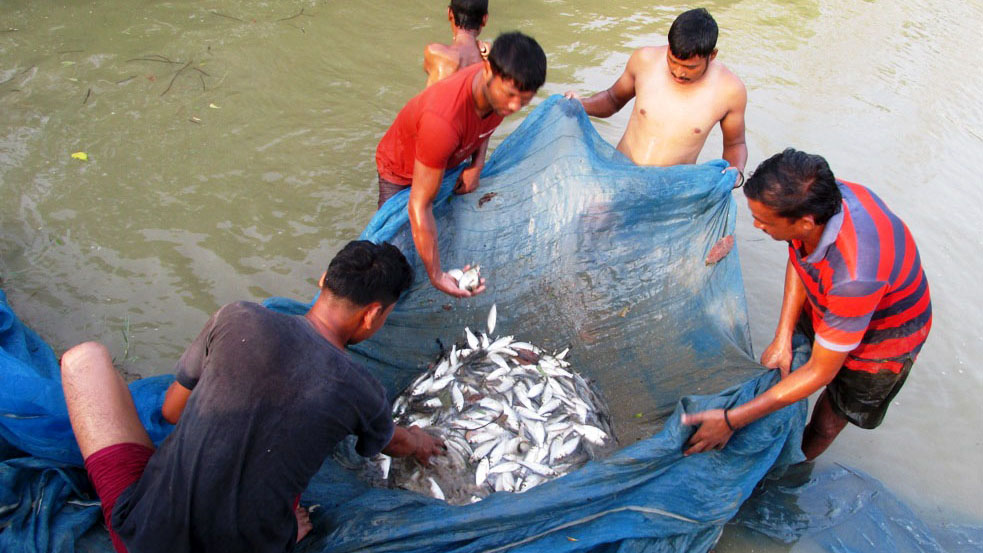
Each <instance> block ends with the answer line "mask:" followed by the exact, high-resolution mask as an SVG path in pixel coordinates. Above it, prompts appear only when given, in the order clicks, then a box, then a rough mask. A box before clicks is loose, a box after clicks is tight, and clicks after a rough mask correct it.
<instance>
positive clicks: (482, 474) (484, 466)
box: [474, 457, 489, 486]
mask: <svg viewBox="0 0 983 553" xmlns="http://www.w3.org/2000/svg"><path fill="white" fill-rule="evenodd" d="M488 468H489V467H488V458H487V457H486V458H484V459H482V460H481V461H479V462H478V468H476V469H475V471H474V483H475V485H477V486H480V485H482V484H484V483H485V480H487V479H488Z"/></svg>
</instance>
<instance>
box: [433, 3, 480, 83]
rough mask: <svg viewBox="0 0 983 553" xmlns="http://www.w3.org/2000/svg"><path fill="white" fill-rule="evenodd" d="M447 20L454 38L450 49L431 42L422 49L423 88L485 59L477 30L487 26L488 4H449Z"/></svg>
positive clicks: (444, 45) (447, 46)
mask: <svg viewBox="0 0 983 553" xmlns="http://www.w3.org/2000/svg"><path fill="white" fill-rule="evenodd" d="M447 20H448V21H449V22H450V24H451V34H452V35H453V37H454V39H453V40H452V41H451V43H450V45H447V44H440V43H438V42H434V43H431V44H428V45H427V47H426V48H424V49H423V70H424V71H426V72H427V86H430V85H432V84H434V83H435V82H437V81H439V80H441V79H444V78H446V77H449V76H451V75H453V74H454V72H456V71H457V70H458V69H460V68H462V67H467V66H469V65H473V64H475V63H478V62H479V61H481V60H482V58H484V57H487V56H488V50H489V46H488V43H487V42H484V41H481V40H478V35H479V34H480V33H481V29H482V28H483V27H484V26H485V24H486V23H488V0H451V5H450V6H448V7H447Z"/></svg>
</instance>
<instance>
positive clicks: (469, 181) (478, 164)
mask: <svg viewBox="0 0 983 553" xmlns="http://www.w3.org/2000/svg"><path fill="white" fill-rule="evenodd" d="M490 140H491V135H488V136H486V137H485V139H484V141H482V143H481V144H480V145H479V146H478V149H477V150H475V152H474V154H473V155H472V156H471V165H469V166H468V167H467V168H466V169H464V170H463V171H461V174H460V175H458V177H457V183H455V185H454V193H455V194H470V193H471V192H474V191H475V190H476V189H477V188H478V184H480V183H479V178H480V176H481V169H482V168H484V166H485V156H486V155H487V154H488V142H489V141H490Z"/></svg>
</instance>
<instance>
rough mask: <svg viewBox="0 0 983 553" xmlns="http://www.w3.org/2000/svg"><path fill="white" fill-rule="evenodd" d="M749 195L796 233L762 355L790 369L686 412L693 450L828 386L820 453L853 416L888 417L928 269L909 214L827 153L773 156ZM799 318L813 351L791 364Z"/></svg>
mask: <svg viewBox="0 0 983 553" xmlns="http://www.w3.org/2000/svg"><path fill="white" fill-rule="evenodd" d="M744 195H745V196H747V201H748V207H749V208H750V210H751V214H752V215H753V216H754V226H755V227H756V228H759V229H761V230H762V231H764V232H765V233H767V234H768V235H769V236H771V237H772V238H774V239H775V240H785V241H788V244H789V260H788V267H787V268H786V271H785V295H784V297H783V299H782V311H781V315H780V317H779V321H778V329H777V330H776V331H775V339H774V340H773V341H772V342H771V344H769V345H768V347H767V348H765V351H764V353H763V354H762V355H761V364H762V365H764V366H766V367H770V368H777V369H780V370H781V374H782V380H781V381H780V382H778V383H777V384H775V385H774V386H772V387H771V388H770V389H768V390H767V391H765V392H764V393H763V394H761V395H759V396H758V397H756V398H754V399H752V400H751V401H749V402H747V403H745V404H743V405H738V406H735V407H732V408H730V409H713V410H710V411H704V412H702V413H694V414H691V415H683V421H682V422H683V424H691V425H700V428H699V429H698V430H697V431H696V433H695V434H694V435H693V437H692V438H691V439H690V441H689V446H690V447H689V449H687V450H686V453H687V454H690V453H699V452H701V451H706V450H709V449H719V448H721V447H723V446H724V445H725V444H726V443H727V441H728V440H729V439H730V437H731V435H732V434H733V432H734V430H735V429H738V428H741V427H742V426H745V425H748V424H750V423H751V422H753V421H755V420H757V419H759V418H761V417H763V416H765V415H767V414H768V413H771V412H773V411H776V410H778V409H781V408H782V407H785V406H786V405H790V404H792V403H795V402H797V401H799V400H801V399H804V398H806V397H809V396H810V395H812V394H813V393H815V392H818V391H819V390H820V389H821V388H823V387H825V390H823V393H822V394H820V396H819V399H818V400H816V406H815V408H814V409H813V412H812V419H811V420H810V421H809V424H808V425H807V426H806V428H805V432H804V434H803V436H802V452H803V453H804V454H805V456H806V459H809V460H811V459H814V458H815V457H817V456H818V455H820V454H821V453H822V452H823V451H825V450H826V448H827V447H829V445H830V444H832V443H833V440H834V439H835V438H836V436H837V435H839V433H840V431H841V430H843V428H844V427H845V426H846V424H847V423H848V422H849V423H851V424H853V425H855V426H859V427H860V428H868V429H870V428H876V427H877V426H878V425H880V423H881V421H882V420H883V418H884V415H885V413H886V412H887V409H888V407H889V406H890V404H891V400H892V399H894V396H895V395H896V394H897V393H898V391H899V390H900V389H901V386H903V385H904V383H905V379H907V377H908V373H909V371H910V370H911V366H912V364H913V363H914V362H915V358H916V357H917V356H918V353H919V351H921V348H922V345H923V344H924V343H925V339H926V338H927V337H928V332H929V330H930V329H931V327H932V301H931V298H930V297H929V290H928V280H927V279H926V278H925V272H924V271H923V270H922V266H921V261H920V259H919V255H918V248H917V247H916V246H915V241H914V239H913V238H912V237H911V233H910V232H909V231H908V227H907V226H905V224H904V222H902V221H901V219H899V218H898V217H897V215H895V214H894V213H892V212H891V211H890V210H889V209H888V208H887V206H886V205H884V202H883V201H881V199H880V198H878V197H877V196H876V195H875V194H874V193H873V192H871V191H870V190H869V189H867V188H865V187H863V186H860V185H859V184H853V183H849V182H845V181H838V180H836V179H835V178H834V177H833V172H832V171H830V169H829V165H828V164H827V163H826V160H825V159H823V158H822V157H820V156H817V155H810V154H806V153H805V152H799V151H796V150H793V149H788V150H785V151H784V152H782V153H780V154H776V155H774V156H772V157H771V158H769V159H767V160H765V161H764V162H763V163H762V164H761V165H759V166H758V168H757V169H756V170H755V172H754V175H753V176H752V177H751V178H750V179H748V181H747V184H745V186H744ZM797 329H798V330H800V331H801V333H802V334H804V335H806V337H807V338H809V339H811V340H812V342H813V343H812V354H811V356H810V357H809V360H808V361H806V362H805V363H804V364H803V365H802V366H801V367H800V368H799V369H797V370H796V371H795V372H793V373H791V374H789V370H790V369H791V363H792V336H793V334H794V333H795V332H796V330H797Z"/></svg>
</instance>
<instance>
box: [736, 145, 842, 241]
mask: <svg viewBox="0 0 983 553" xmlns="http://www.w3.org/2000/svg"><path fill="white" fill-rule="evenodd" d="M744 195H745V196H747V197H748V199H751V200H754V201H756V202H761V203H763V204H764V205H766V206H768V207H769V208H771V209H773V210H775V213H777V214H778V215H781V216H782V217H785V218H786V219H792V220H795V219H799V218H802V217H805V216H806V215H812V217H813V219H815V221H816V224H817V225H825V224H826V222H827V221H829V219H830V218H831V217H832V216H833V215H836V214H837V213H838V212H839V211H840V209H841V207H842V205H841V204H842V202H843V195H842V194H840V189H839V187H838V186H837V185H836V177H834V176H833V171H832V170H830V168H829V164H828V163H826V160H825V159H824V158H823V156H819V155H815V154H807V153H805V152H800V151H799V150H795V149H793V148H787V149H786V150H785V151H784V152H782V153H780V154H775V155H773V156H771V157H770V158H768V159H766V160H764V161H762V162H761V165H758V168H757V169H755V170H754V174H753V175H751V178H749V179H748V180H747V182H746V183H744Z"/></svg>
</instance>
